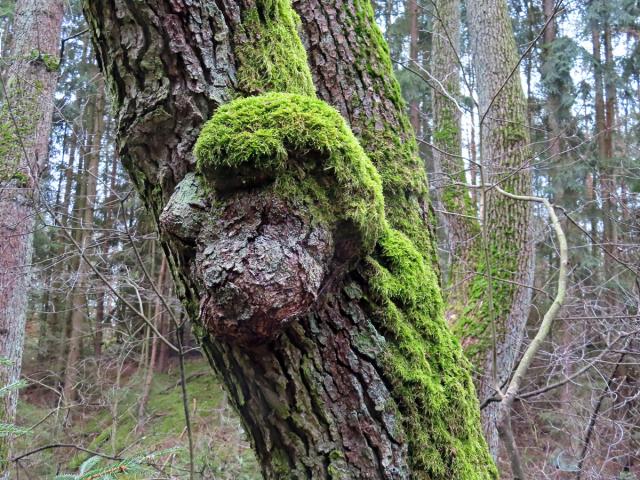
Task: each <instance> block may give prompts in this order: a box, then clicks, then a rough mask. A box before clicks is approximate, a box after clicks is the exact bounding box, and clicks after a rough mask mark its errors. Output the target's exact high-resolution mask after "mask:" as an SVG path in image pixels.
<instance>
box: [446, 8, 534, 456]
mask: <svg viewBox="0 0 640 480" xmlns="http://www.w3.org/2000/svg"><path fill="white" fill-rule="evenodd" d="M467 12H468V21H469V34H470V43H471V45H472V49H473V56H474V59H475V60H474V64H475V67H476V79H477V88H478V100H479V116H480V119H481V122H480V129H481V132H480V137H481V142H482V144H481V156H482V164H483V166H484V169H485V172H486V175H485V176H484V180H485V182H487V183H488V184H490V185H492V184H496V183H497V184H499V185H500V186H501V187H502V188H503V189H504V190H506V191H508V192H511V193H516V194H520V195H528V194H530V193H531V188H532V184H531V161H532V156H531V151H530V148H529V132H528V125H527V105H526V101H525V98H524V94H523V91H522V86H521V83H520V77H519V74H518V70H517V69H515V67H516V65H517V62H518V59H519V55H518V51H517V49H516V44H515V39H514V35H513V31H512V28H511V19H510V18H509V14H508V9H507V3H506V1H505V0H499V1H495V0H469V1H468V3H467ZM514 69H515V71H514ZM483 222H484V229H485V232H486V234H485V242H483V243H484V245H482V248H481V249H480V251H478V252H476V258H477V263H476V265H477V271H478V273H479V275H476V277H475V279H474V281H473V285H472V286H471V287H470V302H469V304H468V305H467V306H466V307H465V309H464V312H466V315H463V316H462V317H461V318H460V320H459V321H458V324H457V329H458V332H459V334H460V337H461V338H462V341H463V345H465V346H466V350H467V353H468V354H469V355H470V356H471V358H472V361H474V362H475V365H476V366H477V367H478V369H479V370H480V371H481V375H482V377H481V378H480V382H479V389H478V390H479V396H480V399H481V400H484V399H485V398H487V397H491V396H494V395H495V393H496V390H495V389H496V384H497V385H502V384H504V382H505V381H506V380H507V379H508V378H509V375H510V373H511V371H512V369H513V367H514V365H515V362H516V360H517V357H518V353H519V347H520V345H521V343H522V339H523V335H524V329H525V325H526V321H527V317H528V313H529V308H530V303H531V288H530V285H532V283H533V269H534V262H533V260H534V256H533V247H534V243H533V238H532V237H533V232H532V230H531V207H530V204H529V202H517V201H514V200H511V199H507V198H505V197H503V196H501V195H500V194H499V193H497V192H495V191H487V192H486V195H485V204H484V205H483ZM487 262H488V263H489V265H490V266H489V267H488V266H487ZM488 277H489V278H491V280H492V281H491V282H489V279H488ZM489 285H491V291H490V292H488V290H489ZM489 294H491V297H492V298H489V296H488V295H489ZM491 300H492V301H491ZM491 306H492V307H493V312H491V311H490V310H491ZM492 319H494V320H495V328H494V327H493V326H492V325H491V323H492ZM494 331H495V356H496V364H495V365H494V362H493V349H494V347H493V343H494V338H493V337H494V335H493V333H494ZM494 376H495V377H496V378H494ZM496 407H497V404H495V403H494V404H492V405H490V406H489V407H487V408H486V409H485V410H484V411H483V425H484V428H485V432H486V434H487V438H488V441H489V445H490V448H491V450H492V452H493V453H494V455H495V454H496V453H497V447H498V438H497V432H496V428H495V420H496V418H495V417H496V413H497V408H496Z"/></svg>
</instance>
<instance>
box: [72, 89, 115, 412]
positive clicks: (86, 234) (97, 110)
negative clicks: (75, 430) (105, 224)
mask: <svg viewBox="0 0 640 480" xmlns="http://www.w3.org/2000/svg"><path fill="white" fill-rule="evenodd" d="M96 87H97V89H96V95H95V98H94V99H92V101H91V102H90V103H89V105H88V106H89V108H88V110H89V112H88V115H87V119H88V123H89V128H88V133H89V134H88V135H87V139H86V141H87V150H88V151H87V154H86V156H85V158H86V162H87V163H86V171H85V172H84V175H83V177H84V180H85V181H84V184H85V186H86V187H85V188H86V190H85V192H84V193H85V195H84V197H83V198H81V199H80V202H81V205H80V206H79V208H78V209H77V212H78V215H79V219H80V222H79V223H80V224H79V228H80V230H79V238H78V244H79V245H80V248H82V250H83V251H84V252H86V251H87V249H89V248H90V246H89V244H90V242H91V239H92V226H93V218H94V209H95V204H96V192H97V184H98V166H99V163H100V151H101V143H102V135H103V133H104V108H105V98H104V88H103V82H102V81H98V82H96ZM89 273H90V267H89V265H88V264H87V262H86V261H85V260H84V259H82V258H81V259H80V260H79V265H78V269H77V272H76V275H77V281H76V282H75V284H74V287H73V290H72V292H71V332H70V335H69V338H68V344H69V350H68V352H67V363H66V368H65V375H64V386H63V398H64V401H65V403H66V404H72V403H73V402H74V401H75V400H76V398H77V389H76V386H77V379H78V367H79V365H78V363H79V361H80V357H81V350H82V348H81V347H82V343H81V340H82V338H83V337H84V334H85V328H86V327H87V325H86V318H87V313H88V308H87V305H86V295H87V292H86V290H87V281H86V280H87V276H88V275H89Z"/></svg>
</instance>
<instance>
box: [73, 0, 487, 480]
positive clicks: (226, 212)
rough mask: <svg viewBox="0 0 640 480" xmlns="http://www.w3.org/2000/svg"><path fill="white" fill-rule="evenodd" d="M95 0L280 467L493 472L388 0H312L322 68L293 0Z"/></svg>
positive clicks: (243, 402) (403, 474)
mask: <svg viewBox="0 0 640 480" xmlns="http://www.w3.org/2000/svg"><path fill="white" fill-rule="evenodd" d="M84 8H85V12H86V14H87V17H88V19H89V23H90V25H91V27H92V30H93V35H94V42H95V44H96V46H97V47H98V51H99V59H100V64H101V66H102V68H104V70H105V72H106V74H107V76H108V77H109V80H110V87H111V91H112V92H113V94H114V97H115V98H114V100H115V105H116V106H117V109H118V113H119V147H120V157H121V158H122V160H123V162H124V164H125V166H126V168H127V169H128V170H129V172H130V174H131V176H132V180H133V181H134V183H135V184H136V186H137V188H138V190H139V191H140V193H141V195H142V198H143V200H144V201H145V203H146V205H147V207H148V208H149V209H150V210H151V211H152V212H153V213H154V216H155V218H156V220H157V221H158V223H159V226H160V231H161V235H162V239H163V246H164V248H165V252H166V253H167V254H168V256H169V262H170V265H171V269H172V272H173V274H174V279H175V280H176V285H177V289H178V295H179V296H180V297H181V298H182V300H183V302H184V303H185V305H186V307H187V311H188V313H189V314H190V316H191V318H192V319H193V320H194V321H195V322H197V323H198V324H199V325H200V332H201V342H202V345H203V348H204V351H205V352H206V354H207V356H208V358H209V360H210V363H211V365H212V366H213V367H214V369H215V370H216V371H217V372H218V374H219V375H220V377H221V378H222V380H223V381H224V384H225V385H226V387H227V389H228V390H229V394H230V397H231V399H232V401H233V404H234V406H235V408H236V409H237V410H238V412H239V414H240V417H241V419H242V421H243V423H244V425H245V427H246V429H247V432H248V434H249V436H250V438H251V440H252V443H253V446H254V448H255V450H256V452H257V455H258V458H259V459H260V463H261V465H262V470H263V474H264V476H265V478H274V479H275V478H283V477H286V478H300V479H303V478H304V479H320V478H322V479H325V478H340V479H350V478H353V479H355V478H371V479H377V478H388V479H391V478H394V479H395V478H410V477H411V478H424V479H426V478H431V479H439V478H458V479H463V478H464V479H476V478H494V477H495V475H496V474H495V468H494V466H493V464H492V462H491V460H490V458H489V456H488V454H487V450H486V446H485V444H484V440H483V439H482V436H481V434H480V428H479V418H478V417H479V416H478V413H477V401H476V400H475V398H474V393H473V386H472V384H471V381H470V376H469V373H468V370H467V365H466V362H465V360H464V357H463V356H462V353H461V350H460V349H459V347H458V345H457V343H456V341H455V340H454V338H453V337H452V335H451V334H450V332H449V331H448V330H447V328H446V324H445V322H444V318H443V314H442V307H443V305H442V300H441V298H440V292H439V289H438V286H437V277H436V272H435V271H434V268H433V265H434V263H433V259H434V254H435V251H434V249H433V241H432V235H431V231H430V228H429V225H428V222H429V221H430V216H429V211H428V206H427V203H426V198H425V194H426V191H427V188H426V182H425V178H424V172H423V169H422V165H421V162H420V161H419V159H418V158H417V156H416V144H415V140H414V138H413V136H412V133H411V128H410V124H409V121H408V118H407V117H406V115H405V114H404V113H403V108H404V105H403V104H402V101H401V97H400V92H399V88H398V85H397V83H396V82H395V80H394V79H393V76H392V69H391V62H390V59H389V56H388V50H387V47H386V45H385V43H384V40H383V39H382V36H381V34H380V32H379V31H378V30H377V28H376V27H375V24H374V20H373V11H372V9H371V5H370V4H369V2H364V1H359V0H353V1H348V2H342V1H336V0H333V1H321V0H318V1H305V2H298V3H296V8H297V9H298V12H299V13H300V17H301V20H302V23H301V26H302V32H303V36H304V41H305V42H306V46H307V49H308V52H309V59H308V61H309V65H310V67H311V70H309V66H308V65H307V59H306V58H305V52H304V49H303V47H302V44H301V42H300V40H299V38H298V35H297V32H296V24H297V18H296V15H295V14H294V12H293V11H292V10H291V7H290V5H289V3H288V1H285V0H275V1H269V2H267V1H264V0H257V1H253V0H244V1H241V2H225V1H220V2H215V3H209V4H207V5H206V7H205V6H200V7H198V6H186V4H184V3H182V2H180V1H178V2H176V1H168V0H165V1H160V0H158V1H154V2H146V3H144V4H139V3H127V4H126V5H123V4H118V6H117V7H115V6H114V4H112V3H111V2H102V1H100V2H95V1H91V2H89V1H85V2H84ZM134 39H137V40H134ZM122 45H128V46H129V49H128V51H127V56H126V61H125V56H123V55H121V54H120V49H121V48H122ZM310 74H313V78H314V80H315V86H316V87H317V90H318V95H319V96H320V97H321V98H322V99H323V100H325V101H327V102H328V103H330V104H332V105H334V106H335V107H336V108H337V109H338V110H339V111H340V113H342V114H343V115H344V117H345V118H346V119H347V120H348V122H349V123H350V124H351V127H352V129H353V131H354V132H355V133H356V135H357V136H358V137H359V139H360V141H361V144H362V146H363V147H364V150H365V151H366V152H367V153H368V154H369V156H368V158H367V156H366V155H364V153H363V152H362V151H361V150H360V148H361V147H360V145H359V144H358V142H357V140H356V139H355V138H353V136H352V134H351V131H350V130H349V128H348V127H347V126H346V125H345V124H344V121H343V120H342V118H341V117H340V116H339V115H338V114H337V113H336V112H335V111H334V110H333V109H331V108H330V107H328V106H327V105H326V104H325V103H323V102H322V101H320V100H318V99H316V98H315V93H314V90H315V89H314V85H313V82H312V77H311V75H310ZM268 92H279V93H268ZM231 93H233V94H234V95H235V96H238V97H245V98H240V99H238V100H235V101H234V102H232V103H230V104H228V105H225V106H221V105H222V104H224V103H226V102H227V101H228V100H229V95H230V94H231ZM216 110H217V113H216V115H215V116H214V117H213V119H212V120H211V121H210V122H209V123H208V124H207V127H206V128H205V130H204V131H203V133H202V134H200V130H201V129H202V125H203V122H204V121H205V120H206V119H208V118H209V117H210V116H211V114H212V113H214V111H216ZM219 128H221V129H222V130H225V129H227V128H230V130H228V133H229V136H225V134H223V132H222V131H221V130H218V129H219ZM199 134H200V136H199ZM256 135H257V137H256ZM259 137H260V138H259ZM225 138H226V139H228V140H232V143H234V142H236V140H237V141H238V142H239V143H237V144H236V146H237V147H239V148H236V147H234V146H233V145H231V144H225V145H222V144H217V143H216V142H218V141H224V139H225ZM196 140H198V147H197V151H198V152H199V153H198V155H197V157H198V160H197V163H196V160H195V159H194V157H193V156H192V154H191V151H192V148H193V146H194V144H195V143H196ZM245 141H246V142H248V143H245ZM219 147H220V148H222V150H220V151H219V153H220V155H218V154H212V155H209V153H213V152H214V151H215V150H216V149H218V148H219ZM263 147H264V148H265V150H263V153H259V151H258V150H260V149H262V148H263ZM256 148H258V150H256ZM272 148H273V149H272ZM245 149H246V150H245ZM274 149H275V150H274ZM243 151H244V152H245V153H247V156H243V153H242V152H243ZM278 152H279V153H278ZM218 160H222V163H219V162H218ZM374 166H375V168H374ZM376 169H377V171H376ZM194 171H195V173H193V172H194ZM328 172H331V174H329V175H327V173H328ZM378 172H380V175H379V174H378ZM274 176H275V177H276V178H274ZM380 177H382V188H383V190H384V198H385V206H384V211H383V207H382V202H381V200H382V195H381V191H380V182H381V180H380ZM214 205H215V206H214ZM385 216H386V219H385ZM225 272H226V273H225Z"/></svg>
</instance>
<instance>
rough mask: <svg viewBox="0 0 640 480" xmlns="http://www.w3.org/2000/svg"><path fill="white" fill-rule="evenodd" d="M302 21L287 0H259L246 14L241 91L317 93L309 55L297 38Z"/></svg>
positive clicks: (240, 59)
mask: <svg viewBox="0 0 640 480" xmlns="http://www.w3.org/2000/svg"><path fill="white" fill-rule="evenodd" d="M299 23H300V19H299V18H298V16H297V15H296V13H295V12H294V11H293V9H292V8H291V4H290V2H289V1H288V0H258V1H257V2H256V7H255V8H252V9H250V10H249V11H247V12H246V13H245V14H244V17H243V19H242V28H243V30H244V33H245V35H246V37H247V38H245V39H244V40H243V41H242V42H241V43H239V44H238V47H237V49H236V57H237V60H238V63H239V65H240V67H239V68H238V72H237V79H238V88H239V89H240V90H241V91H244V92H246V93H250V94H259V93H265V92H268V91H276V92H289V93H300V94H303V95H310V96H311V95H314V94H315V87H314V86H313V80H312V79H311V72H310V71H309V67H308V66H307V54H306V51H305V49H304V47H303V46H302V43H301V42H300V39H299V38H298V26H299Z"/></svg>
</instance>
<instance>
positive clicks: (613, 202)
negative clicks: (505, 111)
mask: <svg viewBox="0 0 640 480" xmlns="http://www.w3.org/2000/svg"><path fill="white" fill-rule="evenodd" d="M603 40H604V42H603V43H604V45H603V46H604V54H605V63H604V69H603V77H604V78H603V80H604V97H605V98H604V119H605V121H604V128H605V130H604V134H603V135H602V139H601V140H602V142H603V144H604V145H603V153H604V155H605V156H604V157H603V158H601V159H600V162H599V164H600V187H601V189H602V200H603V202H604V205H605V207H604V208H603V221H604V230H603V239H602V243H603V244H604V248H605V249H606V251H607V252H608V253H609V254H610V255H604V257H603V261H604V274H605V277H606V278H605V281H606V282H607V283H608V290H607V291H608V295H607V297H606V298H607V302H608V304H609V305H608V306H609V308H610V309H611V311H612V312H616V311H618V310H619V308H620V299H619V296H618V295H617V294H616V290H615V286H614V283H613V279H614V277H615V261H614V260H613V259H612V258H611V255H616V253H617V252H616V245H617V243H618V213H619V201H618V196H617V190H618V185H617V182H616V177H615V175H614V172H613V168H614V166H613V158H614V154H615V152H614V145H615V142H614V135H615V128H616V125H615V122H616V120H615V119H616V96H617V95H616V83H615V75H616V72H615V65H614V59H613V45H612V38H611V25H610V23H609V21H606V22H605V24H604V34H603Z"/></svg>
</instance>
